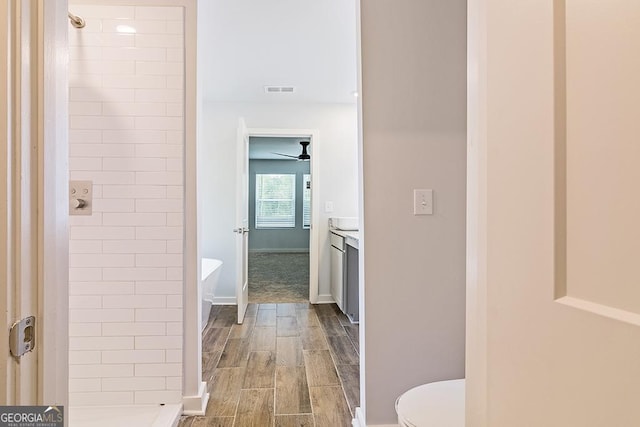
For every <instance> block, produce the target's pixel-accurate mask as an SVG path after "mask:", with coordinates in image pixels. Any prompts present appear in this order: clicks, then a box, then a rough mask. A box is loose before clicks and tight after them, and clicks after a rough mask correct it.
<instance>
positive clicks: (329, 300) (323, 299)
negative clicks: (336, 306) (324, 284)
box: [314, 294, 336, 304]
mask: <svg viewBox="0 0 640 427" xmlns="http://www.w3.org/2000/svg"><path fill="white" fill-rule="evenodd" d="M335 302H336V301H335V300H334V299H333V297H332V296H331V294H322V295H318V298H317V299H316V302H314V304H333V303H335Z"/></svg>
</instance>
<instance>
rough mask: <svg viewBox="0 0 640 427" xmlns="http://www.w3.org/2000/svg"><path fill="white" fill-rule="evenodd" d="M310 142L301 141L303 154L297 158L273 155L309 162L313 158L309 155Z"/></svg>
mask: <svg viewBox="0 0 640 427" xmlns="http://www.w3.org/2000/svg"><path fill="white" fill-rule="evenodd" d="M309 144H310V142H309V141H300V145H302V153H300V154H299V155H297V156H292V155H291V154H282V153H272V154H277V155H278V156H284V157H291V158H292V159H298V160H309V159H310V158H311V156H310V155H309V153H307V147H308V146H309Z"/></svg>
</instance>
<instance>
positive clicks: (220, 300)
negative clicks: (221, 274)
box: [211, 295, 238, 305]
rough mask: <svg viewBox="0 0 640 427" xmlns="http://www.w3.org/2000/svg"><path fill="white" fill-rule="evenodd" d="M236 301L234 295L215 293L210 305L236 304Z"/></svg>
mask: <svg viewBox="0 0 640 427" xmlns="http://www.w3.org/2000/svg"><path fill="white" fill-rule="evenodd" d="M237 303H238V300H237V299H236V297H217V296H215V295H214V296H213V301H211V305H236V304H237Z"/></svg>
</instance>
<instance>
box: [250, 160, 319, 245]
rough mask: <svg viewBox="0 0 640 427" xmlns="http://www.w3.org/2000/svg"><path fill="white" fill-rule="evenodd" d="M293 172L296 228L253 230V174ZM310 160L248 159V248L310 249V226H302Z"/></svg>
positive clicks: (254, 189)
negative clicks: (303, 200)
mask: <svg viewBox="0 0 640 427" xmlns="http://www.w3.org/2000/svg"><path fill="white" fill-rule="evenodd" d="M266 173H273V174H292V173H295V174H296V226H295V228H276V229H264V228H262V229H256V174H266ZM307 173H309V162H300V161H297V160H249V230H250V231H249V250H250V251H261V252H289V251H291V252H302V251H308V250H309V229H304V228H302V193H303V175H304V174H307Z"/></svg>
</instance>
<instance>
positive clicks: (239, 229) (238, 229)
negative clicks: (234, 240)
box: [233, 228, 249, 234]
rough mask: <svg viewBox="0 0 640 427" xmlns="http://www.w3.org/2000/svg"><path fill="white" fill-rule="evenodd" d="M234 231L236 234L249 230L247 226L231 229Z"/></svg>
mask: <svg viewBox="0 0 640 427" xmlns="http://www.w3.org/2000/svg"><path fill="white" fill-rule="evenodd" d="M233 232H234V233H238V234H246V233H248V232H249V229H248V228H234V229H233Z"/></svg>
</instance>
